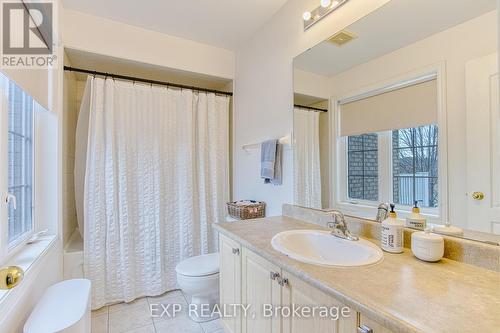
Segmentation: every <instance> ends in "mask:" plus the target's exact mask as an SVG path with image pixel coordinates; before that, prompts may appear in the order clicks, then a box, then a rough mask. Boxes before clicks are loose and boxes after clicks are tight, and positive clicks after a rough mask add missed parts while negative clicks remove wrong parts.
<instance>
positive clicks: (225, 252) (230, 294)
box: [219, 235, 241, 333]
mask: <svg viewBox="0 0 500 333" xmlns="http://www.w3.org/2000/svg"><path fill="white" fill-rule="evenodd" d="M219 265H220V268H219V272H220V274H219V284H220V288H219V290H220V305H221V309H222V308H223V307H224V305H226V309H227V311H228V312H231V313H226V314H225V315H226V316H225V317H224V318H222V322H223V324H224V326H226V329H227V330H229V331H230V332H231V333H240V332H241V317H240V315H239V313H238V312H239V311H236V313H232V309H233V307H232V306H231V305H232V304H240V303H241V246H240V244H238V243H237V242H235V241H233V240H232V239H229V238H227V237H225V236H223V235H219Z"/></svg>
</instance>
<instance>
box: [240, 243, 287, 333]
mask: <svg viewBox="0 0 500 333" xmlns="http://www.w3.org/2000/svg"><path fill="white" fill-rule="evenodd" d="M241 259H242V284H241V297H242V302H243V304H245V305H251V307H250V309H249V311H248V313H247V316H246V317H244V316H242V332H243V333H281V322H280V318H279V317H277V316H271V317H266V316H265V313H264V311H263V309H264V306H267V305H269V304H271V305H273V306H279V305H280V304H281V286H280V285H279V284H278V280H277V279H273V278H272V277H271V273H280V272H281V270H280V268H279V267H277V266H275V265H273V264H272V263H270V262H269V261H267V260H265V259H264V258H262V257H260V256H259V255H256V254H255V253H253V252H252V251H250V250H248V249H246V248H243V252H242V257H241Z"/></svg>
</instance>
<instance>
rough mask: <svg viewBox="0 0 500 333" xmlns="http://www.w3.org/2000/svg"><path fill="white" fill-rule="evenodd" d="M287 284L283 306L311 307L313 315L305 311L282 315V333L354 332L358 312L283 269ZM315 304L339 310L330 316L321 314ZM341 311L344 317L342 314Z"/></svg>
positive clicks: (284, 289) (284, 288) (284, 290)
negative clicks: (314, 311) (297, 313)
mask: <svg viewBox="0 0 500 333" xmlns="http://www.w3.org/2000/svg"><path fill="white" fill-rule="evenodd" d="M283 278H284V279H286V283H285V285H284V287H283V306H286V307H289V308H290V309H293V306H294V305H295V306H301V307H306V308H308V309H311V311H312V309H314V307H316V309H317V310H316V313H315V314H314V315H312V314H308V313H304V312H302V313H301V314H303V315H302V316H297V315H295V316H292V315H290V316H283V333H313V332H314V333H355V332H357V322H358V314H357V312H356V311H353V310H351V309H350V308H348V307H346V306H344V305H343V304H342V303H340V302H338V301H337V300H335V299H334V298H332V297H331V296H328V295H327V294H325V293H324V292H322V291H320V290H318V289H316V288H314V287H312V286H311V285H309V284H307V283H305V282H303V281H301V280H299V279H298V278H296V277H294V276H292V275H290V274H287V273H286V272H285V271H284V272H283ZM318 307H327V308H329V309H335V310H334V311H337V309H338V319H337V312H333V313H332V314H331V316H325V315H324V314H325V313H324V312H323V313H320V312H319V308H318ZM342 311H344V316H343V315H342Z"/></svg>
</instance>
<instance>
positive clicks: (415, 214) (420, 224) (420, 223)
mask: <svg viewBox="0 0 500 333" xmlns="http://www.w3.org/2000/svg"><path fill="white" fill-rule="evenodd" d="M426 224H427V221H426V220H425V217H423V216H422V214H420V208H418V201H415V206H413V208H412V210H411V214H410V216H408V217H407V218H406V227H408V228H412V229H418V230H425V227H426Z"/></svg>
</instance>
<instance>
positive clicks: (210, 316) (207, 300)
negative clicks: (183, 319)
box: [188, 294, 220, 323]
mask: <svg viewBox="0 0 500 333" xmlns="http://www.w3.org/2000/svg"><path fill="white" fill-rule="evenodd" d="M216 295H217V294H216ZM216 295H210V296H208V297H200V296H191V297H190V298H191V299H190V302H189V311H188V314H189V318H191V320H193V321H194V322H197V323H205V322H207V321H212V320H215V319H218V318H219V317H220V316H219V313H218V312H217V311H216V312H214V308H215V307H216V306H218V304H217V301H216V299H215V297H214V296H216Z"/></svg>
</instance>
